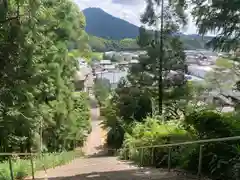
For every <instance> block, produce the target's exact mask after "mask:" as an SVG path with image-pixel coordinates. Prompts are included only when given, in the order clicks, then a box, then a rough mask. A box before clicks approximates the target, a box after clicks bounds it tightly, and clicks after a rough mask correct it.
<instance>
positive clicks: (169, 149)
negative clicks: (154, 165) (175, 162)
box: [168, 147, 172, 172]
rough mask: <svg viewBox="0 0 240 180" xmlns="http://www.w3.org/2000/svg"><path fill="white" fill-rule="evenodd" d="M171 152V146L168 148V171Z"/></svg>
mask: <svg viewBox="0 0 240 180" xmlns="http://www.w3.org/2000/svg"><path fill="white" fill-rule="evenodd" d="M171 152H172V147H169V148H168V172H170V170H171Z"/></svg>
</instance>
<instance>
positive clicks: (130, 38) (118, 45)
mask: <svg viewBox="0 0 240 180" xmlns="http://www.w3.org/2000/svg"><path fill="white" fill-rule="evenodd" d="M83 13H84V15H85V18H86V24H87V25H86V32H87V33H88V34H89V35H90V38H89V39H90V41H89V45H90V46H91V48H92V49H93V51H100V52H103V51H111V50H117V51H118V50H135V49H139V47H138V45H137V42H136V40H135V39H136V37H137V36H138V34H139V28H138V27H137V26H135V25H133V24H131V23H129V22H127V21H125V20H122V19H120V18H117V17H114V16H112V15H110V14H108V13H106V12H105V11H103V10H102V9H100V8H87V9H85V10H83ZM178 35H180V39H181V40H182V42H183V44H184V48H185V49H189V50H193V49H204V48H205V44H206V42H208V41H209V40H211V37H201V36H199V35H197V34H192V35H186V34H182V33H179V34H178Z"/></svg>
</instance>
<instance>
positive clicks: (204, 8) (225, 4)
mask: <svg viewBox="0 0 240 180" xmlns="http://www.w3.org/2000/svg"><path fill="white" fill-rule="evenodd" d="M192 5H194V6H195V5H196V6H195V8H194V9H193V11H192V15H193V17H194V19H195V20H196V24H197V26H198V29H199V33H200V34H202V35H204V34H207V33H208V32H214V33H215V34H217V36H216V37H214V38H213V39H212V40H211V41H210V42H209V43H208V45H209V46H210V47H213V48H214V49H219V50H222V51H226V52H228V51H230V50H236V49H237V48H239V33H238V32H239V27H238V24H239V22H240V17H239V15H238V10H239V8H240V5H239V2H238V1H212V3H209V1H207V0H201V1H195V0H192ZM226 22H229V23H228V24H226Z"/></svg>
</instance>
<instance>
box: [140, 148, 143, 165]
mask: <svg viewBox="0 0 240 180" xmlns="http://www.w3.org/2000/svg"><path fill="white" fill-rule="evenodd" d="M143 150H144V148H141V162H140V163H141V166H142V165H143Z"/></svg>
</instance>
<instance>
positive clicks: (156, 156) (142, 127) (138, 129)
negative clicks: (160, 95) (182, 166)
mask: <svg viewBox="0 0 240 180" xmlns="http://www.w3.org/2000/svg"><path fill="white" fill-rule="evenodd" d="M189 139H190V136H189V135H188V133H187V131H185V130H184V129H183V128H181V127H180V126H178V125H177V124H176V123H172V124H171V123H170V122H168V124H166V123H161V121H159V119H155V118H150V117H148V118H146V119H145V120H144V123H136V125H135V126H134V127H133V129H132V133H131V134H126V136H125V140H124V143H123V148H122V151H121V155H122V156H126V154H127V155H128V158H129V159H130V160H133V161H134V162H136V163H138V164H141V165H154V166H160V165H161V166H164V165H166V163H167V158H166V157H167V153H168V148H163V147H156V148H154V149H153V148H152V147H151V146H155V145H161V144H168V143H173V142H182V141H186V140H189ZM139 147H149V148H139ZM178 151H179V148H178V147H176V148H174V149H173V154H172V155H173V156H172V157H173V159H175V160H174V161H175V162H172V164H176V163H177V162H178V160H179V157H175V155H174V154H175V152H178ZM142 153H143V154H142ZM176 158H177V159H176Z"/></svg>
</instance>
